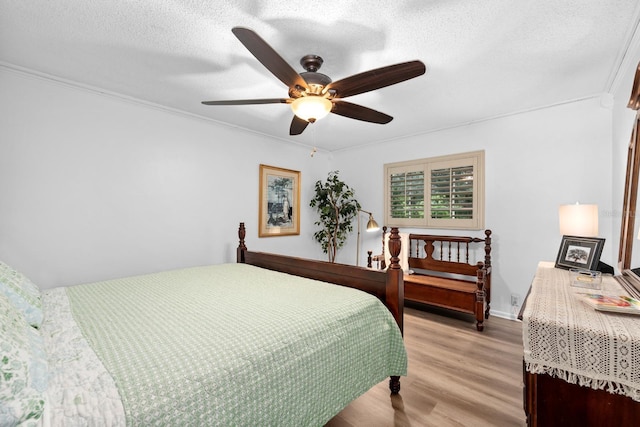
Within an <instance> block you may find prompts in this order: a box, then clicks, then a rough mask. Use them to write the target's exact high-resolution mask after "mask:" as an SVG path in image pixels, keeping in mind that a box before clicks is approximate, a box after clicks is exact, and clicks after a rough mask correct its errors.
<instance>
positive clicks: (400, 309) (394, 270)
mask: <svg viewBox="0 0 640 427" xmlns="http://www.w3.org/2000/svg"><path fill="white" fill-rule="evenodd" d="M400 244H401V243H400V233H399V231H398V227H392V228H391V235H390V236H389V255H390V256H391V259H390V260H389V262H390V263H391V264H390V265H389V268H388V269H387V295H386V297H387V306H388V307H389V310H391V313H392V314H393V317H395V319H396V322H397V323H398V327H399V328H400V332H401V333H404V273H403V271H402V268H401V267H400V258H399V255H400ZM389 389H390V390H391V393H392V394H397V393H399V392H400V377H398V376H393V377H391V378H390V379H389Z"/></svg>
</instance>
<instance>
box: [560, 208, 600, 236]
mask: <svg viewBox="0 0 640 427" xmlns="http://www.w3.org/2000/svg"><path fill="white" fill-rule="evenodd" d="M559 214H560V234H562V235H565V236H580V237H597V236H598V205H581V204H579V203H576V204H575V205H562V206H560V212H559Z"/></svg>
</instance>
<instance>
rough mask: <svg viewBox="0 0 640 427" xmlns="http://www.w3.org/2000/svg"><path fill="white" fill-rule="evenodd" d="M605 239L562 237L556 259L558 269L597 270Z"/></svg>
mask: <svg viewBox="0 0 640 427" xmlns="http://www.w3.org/2000/svg"><path fill="white" fill-rule="evenodd" d="M603 246H604V239H601V238H599V237H579V236H562V242H561V243H560V250H559V251H558V257H557V258H556V267H557V268H564V269H567V270H568V269H570V268H580V269H583V270H595V269H596V268H597V267H598V262H599V261H600V255H601V254H602V248H603Z"/></svg>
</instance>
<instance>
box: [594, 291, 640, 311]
mask: <svg viewBox="0 0 640 427" xmlns="http://www.w3.org/2000/svg"><path fill="white" fill-rule="evenodd" d="M584 300H585V301H586V302H587V304H589V305H590V306H592V307H593V308H595V309H596V310H598V311H610V312H614V313H629V314H640V300H637V299H635V298H631V297H629V296H626V295H620V296H610V295H602V294H584Z"/></svg>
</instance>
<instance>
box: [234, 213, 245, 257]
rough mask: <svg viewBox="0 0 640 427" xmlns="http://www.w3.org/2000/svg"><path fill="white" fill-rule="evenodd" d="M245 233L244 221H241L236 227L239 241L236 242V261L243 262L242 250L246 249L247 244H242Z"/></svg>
mask: <svg viewBox="0 0 640 427" xmlns="http://www.w3.org/2000/svg"><path fill="white" fill-rule="evenodd" d="M246 234H247V230H245V228H244V222H241V223H240V227H238V239H239V240H240V242H239V243H238V249H237V251H236V258H237V259H236V262H241V263H244V252H245V251H246V250H247V246H246V245H245V244H244V237H245V235H246Z"/></svg>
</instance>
